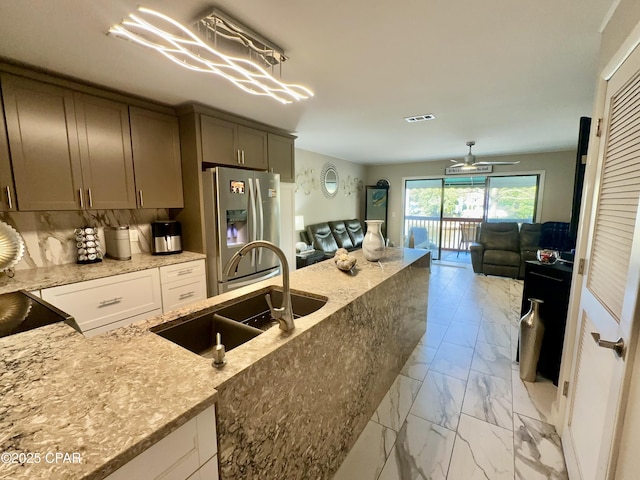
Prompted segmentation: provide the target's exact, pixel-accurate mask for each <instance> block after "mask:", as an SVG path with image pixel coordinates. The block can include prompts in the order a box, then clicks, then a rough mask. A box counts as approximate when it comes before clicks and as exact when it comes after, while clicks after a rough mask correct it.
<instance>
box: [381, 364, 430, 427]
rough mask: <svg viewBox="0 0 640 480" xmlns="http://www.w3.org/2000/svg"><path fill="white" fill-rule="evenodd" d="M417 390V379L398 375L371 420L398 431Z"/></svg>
mask: <svg viewBox="0 0 640 480" xmlns="http://www.w3.org/2000/svg"><path fill="white" fill-rule="evenodd" d="M419 390H420V382H419V381H418V380H414V379H413V378H409V377H405V376H404V375H398V377H397V378H396V379H395V381H394V382H393V384H392V385H391V388H390V389H389V391H388V392H387V394H386V395H385V396H384V398H383V399H382V401H381V402H380V405H378V409H377V410H376V411H375V413H374V414H373V416H372V417H371V420H373V421H374V422H377V423H379V424H381V425H384V426H385V427H387V428H391V429H392V430H395V431H396V432H397V431H399V430H400V428H401V427H402V424H403V423H404V419H405V418H406V417H407V414H408V413H409V409H410V408H411V405H412V404H413V400H414V399H415V398H416V395H417V394H418V391H419Z"/></svg>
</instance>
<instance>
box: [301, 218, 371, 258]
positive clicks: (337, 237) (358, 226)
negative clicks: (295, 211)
mask: <svg viewBox="0 0 640 480" xmlns="http://www.w3.org/2000/svg"><path fill="white" fill-rule="evenodd" d="M303 233H304V234H305V235H302V234H303ZM301 237H302V241H303V242H305V243H307V244H310V245H313V248H314V249H315V250H320V251H323V252H324V254H325V256H326V257H333V255H334V253H336V250H338V249H339V248H346V249H347V250H349V251H351V250H355V249H357V248H361V247H362V240H364V229H363V228H362V223H361V222H360V220H358V219H352V220H335V221H332V222H322V223H315V224H313V225H307V230H306V232H301Z"/></svg>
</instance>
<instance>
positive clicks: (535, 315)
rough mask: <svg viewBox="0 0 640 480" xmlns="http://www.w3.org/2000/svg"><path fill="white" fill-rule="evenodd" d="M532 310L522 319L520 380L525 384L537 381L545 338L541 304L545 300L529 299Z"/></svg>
mask: <svg viewBox="0 0 640 480" xmlns="http://www.w3.org/2000/svg"><path fill="white" fill-rule="evenodd" d="M528 300H529V301H530V302H531V308H529V311H528V312H527V313H525V314H524V316H523V317H522V318H521V319H520V347H519V348H520V351H519V352H518V353H519V358H520V378H521V379H522V380H524V381H525V382H535V381H536V370H537V367H538V359H539V358H540V349H541V347H542V337H543V336H544V323H542V319H541V318H540V310H539V308H540V304H542V303H544V301H543V300H538V299H537V298H529V299H528Z"/></svg>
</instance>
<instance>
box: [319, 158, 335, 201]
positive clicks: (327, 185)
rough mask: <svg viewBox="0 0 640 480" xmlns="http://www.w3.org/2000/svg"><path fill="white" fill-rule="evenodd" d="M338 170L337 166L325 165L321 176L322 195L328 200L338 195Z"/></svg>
mask: <svg viewBox="0 0 640 480" xmlns="http://www.w3.org/2000/svg"><path fill="white" fill-rule="evenodd" d="M338 183H339V182H338V170H337V169H336V167H335V165H333V164H331V163H325V164H324V167H322V173H321V174H320V186H321V187H322V193H324V196H325V197H327V198H332V197H335V196H336V194H337V193H338Z"/></svg>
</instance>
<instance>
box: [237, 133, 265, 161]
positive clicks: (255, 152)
mask: <svg viewBox="0 0 640 480" xmlns="http://www.w3.org/2000/svg"><path fill="white" fill-rule="evenodd" d="M238 147H239V148H240V162H241V164H242V166H243V167H249V168H255V169H258V170H266V169H267V132H263V131H260V130H256V129H255V128H249V127H242V126H239V127H238Z"/></svg>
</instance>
